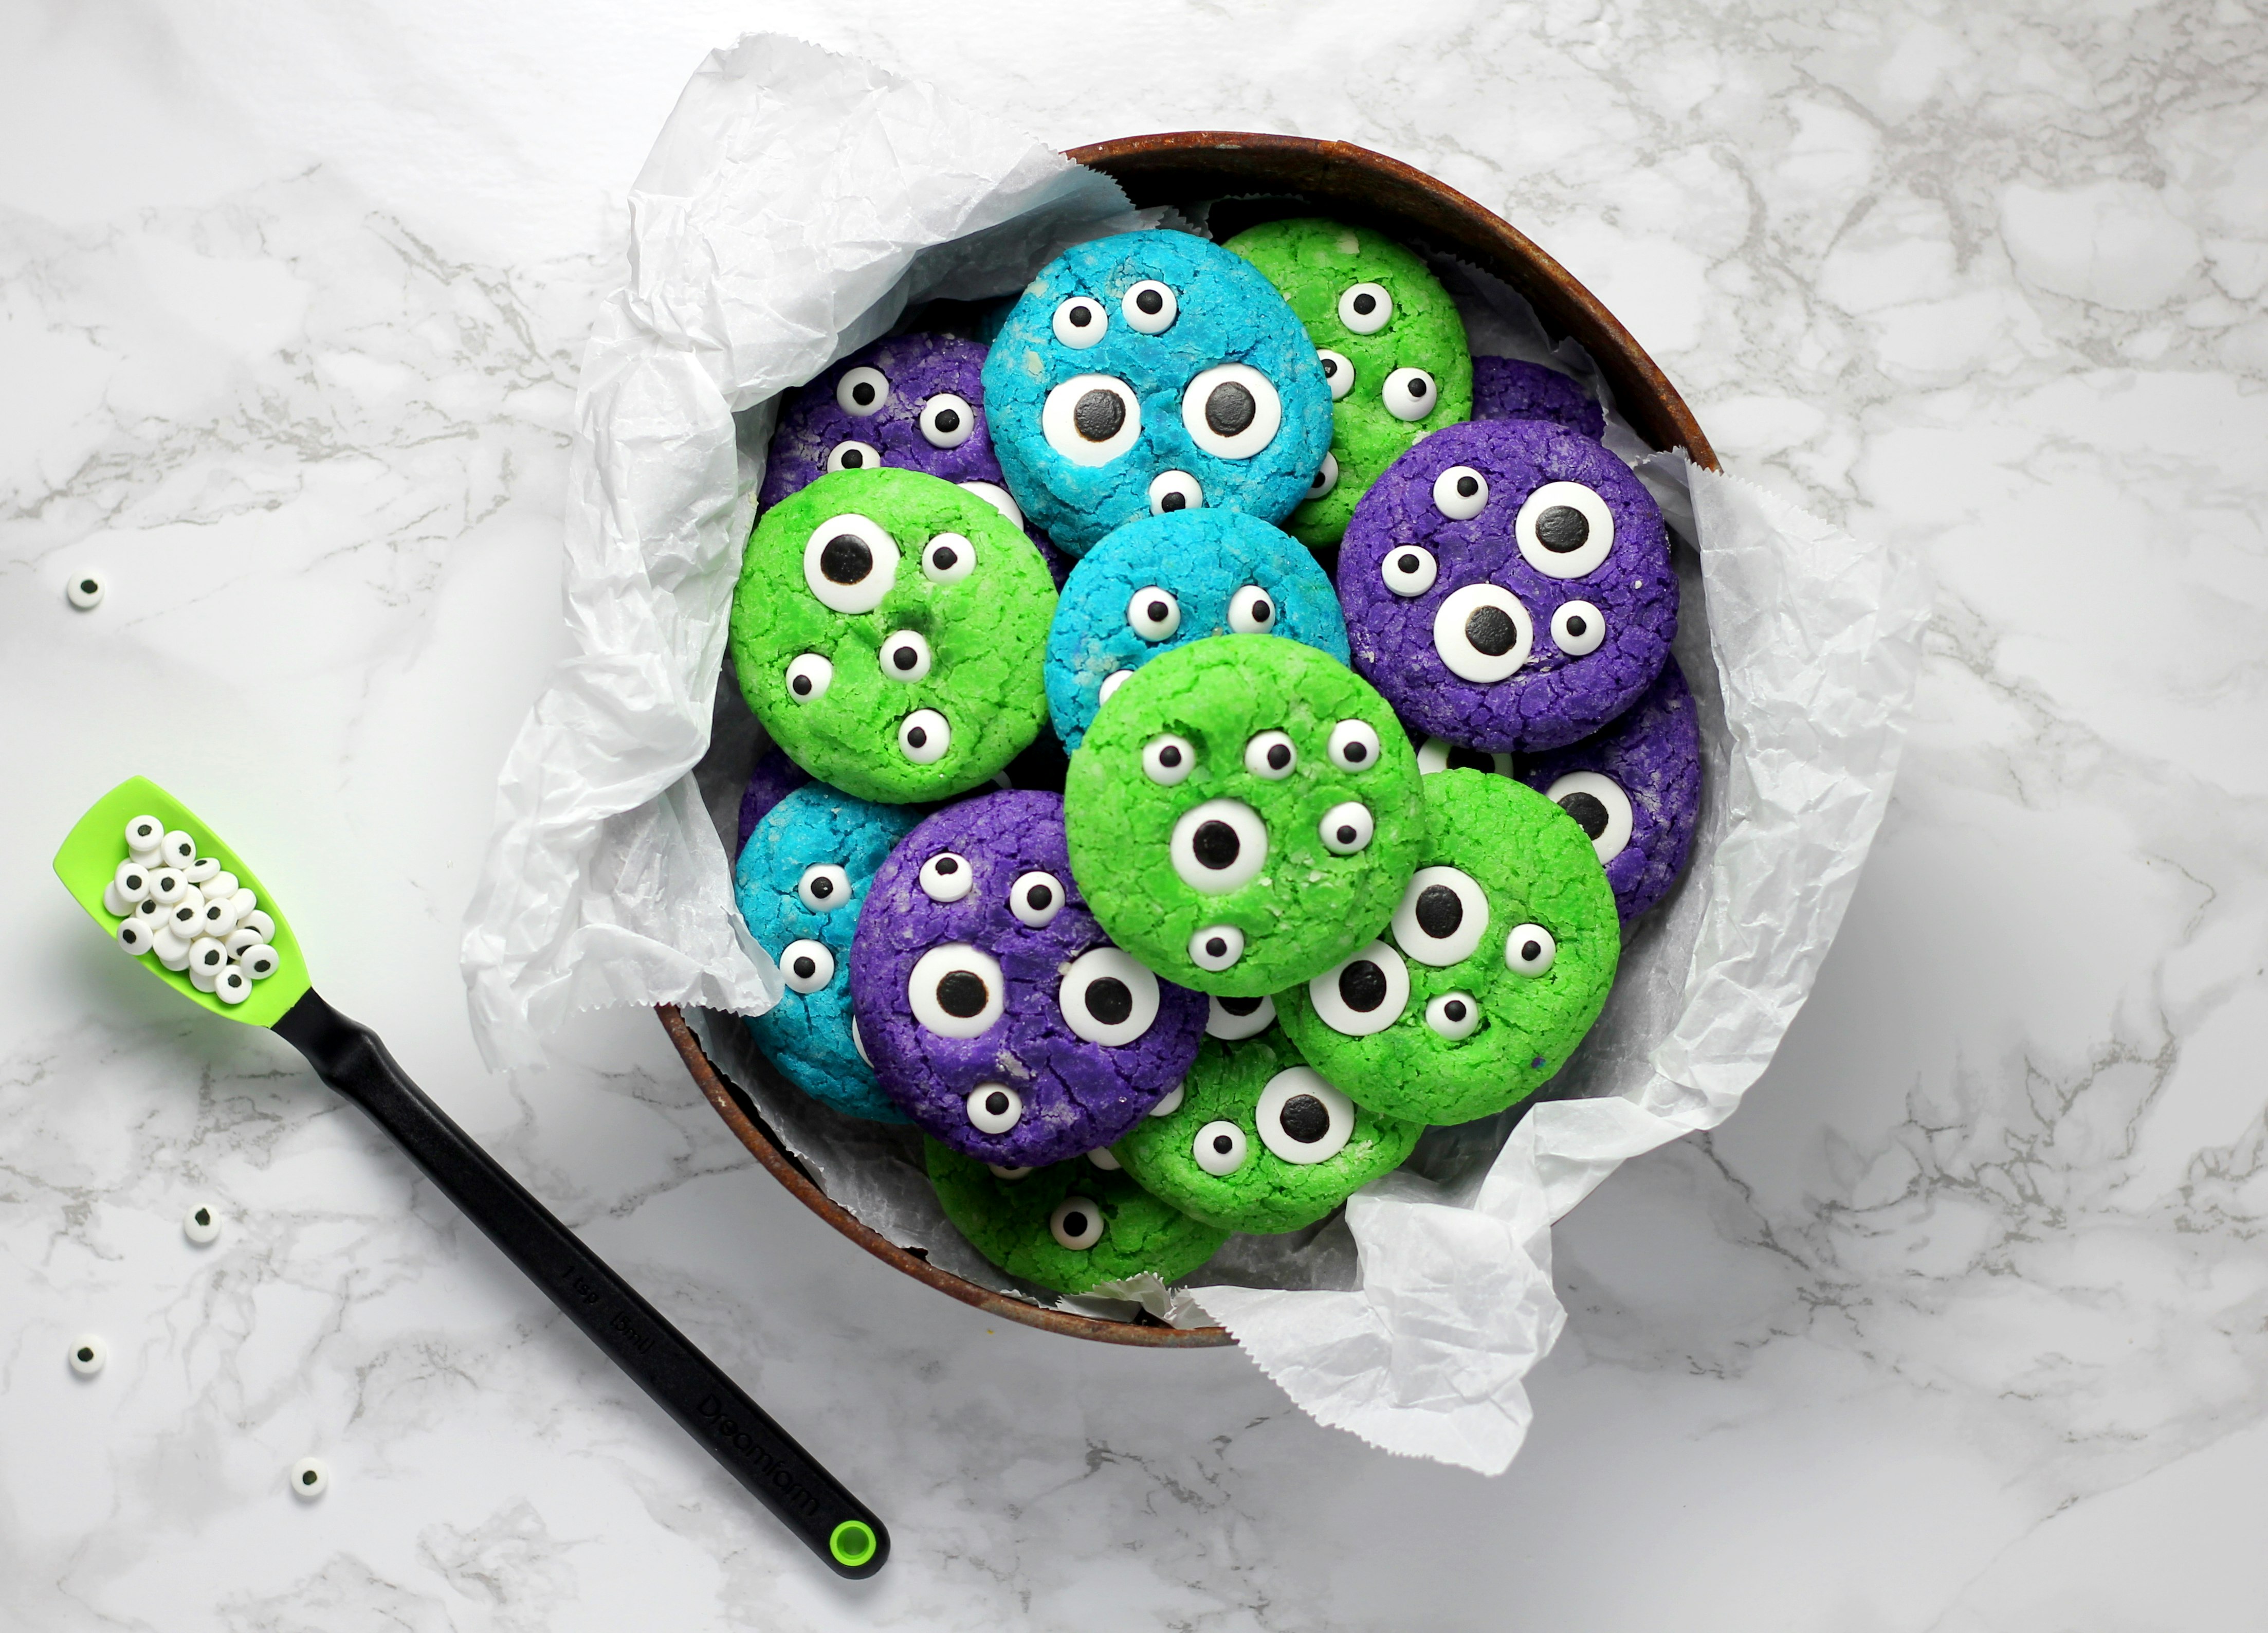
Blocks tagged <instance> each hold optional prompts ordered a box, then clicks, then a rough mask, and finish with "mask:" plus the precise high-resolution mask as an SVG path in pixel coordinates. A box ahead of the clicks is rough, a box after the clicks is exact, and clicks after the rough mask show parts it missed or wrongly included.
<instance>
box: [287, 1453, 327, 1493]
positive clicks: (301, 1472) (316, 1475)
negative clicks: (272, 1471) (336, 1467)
mask: <svg viewBox="0 0 2268 1633" xmlns="http://www.w3.org/2000/svg"><path fill="white" fill-rule="evenodd" d="M329 1489H331V1468H330V1465H329V1464H328V1463H326V1462H324V1461H323V1459H320V1458H319V1457H303V1458H301V1459H299V1460H298V1462H296V1463H294V1464H292V1465H291V1495H292V1496H295V1497H298V1499H299V1500H300V1501H302V1502H305V1503H312V1502H313V1501H314V1500H315V1499H316V1498H317V1497H319V1496H322V1495H323V1493H324V1492H326V1491H328V1490H329Z"/></svg>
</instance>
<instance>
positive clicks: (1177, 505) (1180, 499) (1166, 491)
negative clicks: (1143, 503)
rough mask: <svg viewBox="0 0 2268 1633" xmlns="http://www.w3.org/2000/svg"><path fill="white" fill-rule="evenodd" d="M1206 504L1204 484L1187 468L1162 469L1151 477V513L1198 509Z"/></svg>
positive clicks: (1156, 514) (1158, 514)
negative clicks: (1190, 473)
mask: <svg viewBox="0 0 2268 1633" xmlns="http://www.w3.org/2000/svg"><path fill="white" fill-rule="evenodd" d="M1203 506H1204V484H1202V483H1200V482H1199V481H1198V480H1197V478H1196V477H1192V476H1191V475H1189V472H1188V471H1186V470H1161V471H1160V472H1159V473H1158V474H1157V475H1156V476H1154V477H1151V478H1150V514H1152V515H1153V516H1162V515H1164V514H1166V513H1167V511H1169V510H1197V509H1201V508H1202V507H1203Z"/></svg>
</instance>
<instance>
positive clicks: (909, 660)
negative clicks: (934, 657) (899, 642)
mask: <svg viewBox="0 0 2268 1633" xmlns="http://www.w3.org/2000/svg"><path fill="white" fill-rule="evenodd" d="M890 661H891V662H892V663H895V665H897V667H898V668H900V669H911V668H913V666H914V665H915V664H917V663H919V662H920V661H921V654H919V653H918V652H916V651H915V650H914V649H913V648H912V647H910V646H906V647H899V648H898V649H897V650H896V651H895V652H894V653H892V654H890Z"/></svg>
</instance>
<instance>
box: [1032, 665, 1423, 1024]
mask: <svg viewBox="0 0 2268 1633" xmlns="http://www.w3.org/2000/svg"><path fill="white" fill-rule="evenodd" d="M1064 812H1065V817H1066V820H1067V823H1068V825H1069V829H1070V835H1071V868H1072V870H1073V871H1074V872H1075V873H1076V874H1077V875H1078V876H1079V883H1080V885H1081V887H1082V888H1083V889H1085V890H1086V896H1087V900H1088V901H1090V902H1091V903H1093V904H1094V914H1095V917H1096V918H1098V919H1100V920H1101V921H1102V924H1103V926H1104V927H1105V928H1106V929H1108V931H1109V932H1110V934H1111V935H1112V937H1113V938H1114V939H1116V941H1117V942H1118V943H1119V945H1121V946H1122V947H1124V948H1125V949H1127V950H1129V951H1130V952H1131V953H1133V954H1134V955H1135V956H1136V957H1138V958H1140V959H1141V960H1142V961H1143V962H1144V963H1145V964H1148V965H1149V966H1150V967H1151V968H1152V969H1153V970H1156V971H1158V972H1160V973H1161V974H1164V975H1167V976H1169V977H1170V978H1171V979H1174V980H1176V981H1180V982H1182V983H1184V984H1185V985H1187V986H1194V987H1196V988H1197V989H1198V990H1199V991H1201V992H1207V993H1218V994H1223V995H1224V996H1228V997H1240V998H1256V997H1260V996H1263V995H1264V994H1270V993H1275V992H1280V991H1281V990H1282V989H1283V988H1285V987H1286V986H1291V985H1292V984H1293V983H1295V982H1298V981H1303V980H1305V979H1307V977H1308V976H1310V975H1313V974H1314V973H1315V972H1316V971H1318V970H1321V969H1322V968H1324V967H1325V966H1327V965H1329V964H1335V963H1337V961H1338V960H1339V959H1341V958H1343V957H1345V956H1346V955H1347V954H1348V953H1350V952H1351V951H1352V950H1354V949H1355V948H1357V947H1359V946H1360V945H1361V944H1362V943H1363V942H1366V941H1368V940H1369V939H1370V938H1371V937H1372V936H1373V935H1375V934H1377V932H1378V930H1379V929H1380V927H1382V926H1383V925H1384V924H1385V922H1386V920H1387V917H1388V914H1390V913H1392V912H1393V911H1394V904H1395V902H1396V901H1397V900H1399V899H1400V898H1401V895H1402V887H1403V884H1404V883H1407V882H1408V880H1409V877H1410V869H1411V868H1413V867H1415V866H1416V865H1417V855H1418V847H1419V845H1420V844H1421V842H1422V839H1423V833H1424V817H1423V815H1422V809H1421V804H1420V795H1419V793H1418V762H1417V757H1416V756H1415V755H1413V754H1412V753H1411V752H1410V741H1409V739H1408V737H1407V736H1405V735H1403V731H1402V728H1400V727H1399V726H1398V725H1396V724H1395V720H1394V715H1393V713H1392V711H1390V710H1389V709H1388V708H1387V706H1386V704H1385V700H1384V699H1383V698H1380V697H1379V695H1378V694H1377V692H1375V691H1373V690H1372V689H1371V688H1370V687H1369V686H1368V685H1366V683H1364V682H1363V681H1362V679H1361V678H1360V677H1359V676H1357V675H1355V674H1354V673H1353V672H1352V671H1351V670H1350V669H1345V668H1344V667H1343V666H1341V665H1340V664H1337V663H1335V662H1333V661H1331V659H1330V658H1329V656H1327V655H1326V654H1322V653H1320V652H1317V651H1316V650H1315V649H1314V648H1313V647H1306V646H1302V645H1301V644H1300V643H1299V642H1298V641H1290V640H1274V639H1270V638H1268V637H1266V636H1263V635H1217V636H1214V637H1212V638H1211V639H1206V640H1200V641H1195V642H1192V643H1191V644H1190V645H1189V646H1186V647H1176V648H1175V649H1174V650H1173V651H1171V652H1168V653H1166V654H1162V655H1161V656H1160V657H1158V658H1155V659H1153V660H1152V661H1150V662H1149V663H1147V664H1145V665H1144V666H1143V667H1142V668H1141V669H1137V670H1135V671H1134V674H1133V676H1132V678H1130V679H1129V680H1128V681H1127V682H1126V683H1125V684H1123V686H1121V687H1120V688H1119V689H1118V690H1117V691H1116V692H1115V693H1113V694H1112V696H1111V699H1110V701H1109V703H1108V705H1106V706H1104V708H1103V710H1102V712H1101V713H1100V714H1098V715H1096V716H1095V719H1094V725H1092V726H1091V727H1089V728H1088V729H1087V733H1086V741H1085V742H1084V743H1081V744H1080V745H1079V752H1078V753H1076V754H1074V755H1072V756H1071V772H1070V774H1069V775H1068V777H1067V778H1066V779H1065V780H1064Z"/></svg>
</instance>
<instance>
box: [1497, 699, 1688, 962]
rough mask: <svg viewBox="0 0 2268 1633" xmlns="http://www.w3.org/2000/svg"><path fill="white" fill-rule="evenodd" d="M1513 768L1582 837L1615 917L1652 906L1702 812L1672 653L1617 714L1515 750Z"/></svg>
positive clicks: (1675, 871) (1676, 869)
mask: <svg viewBox="0 0 2268 1633" xmlns="http://www.w3.org/2000/svg"><path fill="white" fill-rule="evenodd" d="M1518 775H1519V777H1520V780H1521V781H1522V782H1524V783H1526V784H1527V785H1528V787H1531V788H1535V789H1537V790H1540V791H1541V792H1542V794H1543V797H1544V798H1545V799H1548V800H1550V801H1551V802H1553V803H1554V804H1556V805H1557V806H1558V807H1559V809H1562V810H1564V811H1565V812H1566V813H1567V814H1568V815H1569V816H1570V817H1573V818H1574V819H1575V821H1576V824H1578V825H1579V826H1580V827H1581V829H1582V830H1583V831H1584V832H1585V833H1587V834H1588V835H1590V836H1591V848H1592V849H1593V850H1594V851H1595V852H1597V853H1598V857H1599V861H1600V862H1601V863H1602V865H1603V866H1604V867H1605V868H1606V870H1607V883H1609V884H1610V885H1612V886H1613V887H1614V890H1615V905H1616V907H1618V908H1620V909H1621V911H1622V916H1623V920H1624V922H1625V923H1627V922H1629V921H1630V920H1632V919H1635V918H1636V917H1638V914H1640V913H1644V912H1645V911H1646V909H1647V908H1649V907H1651V906H1653V905H1654V903H1656V902H1658V901H1660V900H1661V898H1662V897H1663V896H1664V895H1665V894H1667V893H1668V890H1669V887H1670V886H1671V885H1672V884H1674V883H1676V880H1677V876H1678V875H1679V874H1680V873H1681V872H1683V870H1684V868H1685V859H1686V856H1687V854H1688V853H1690V851H1691V850H1692V848H1693V824H1694V823H1695V822H1696V821H1697V819H1698V817H1699V816H1700V814H1701V727H1700V722H1699V720H1697V719H1696V717H1695V715H1694V712H1693V691H1692V688H1690V686H1688V685H1687V684H1686V683H1685V673H1684V671H1683V670H1682V669H1679V668H1678V667H1677V661H1676V660H1675V658H1673V659H1671V660H1670V661H1668V663H1666V664H1664V665H1663V666H1662V670H1661V675H1660V676H1658V677H1657V678H1656V679H1655V681H1654V683H1653V685H1651V686H1649V687H1648V688H1646V695H1645V696H1644V697H1642V698H1639V699H1638V702H1637V704H1636V705H1635V706H1633V707H1632V708H1631V710H1630V712H1629V713H1626V714H1624V716H1623V717H1622V718H1621V719H1619V720H1616V721H1614V722H1613V723H1612V724H1611V725H1609V726H1608V727H1607V728H1605V729H1604V730H1602V731H1598V732H1594V733H1593V734H1592V735H1590V736H1587V737H1586V738H1584V739H1583V740H1582V741H1581V742H1580V743H1569V744H1568V745H1567V746H1566V747H1565V748H1564V749H1554V750H1551V751H1550V752H1549V753H1548V754H1538V755H1535V756H1525V755H1523V756H1522V757H1521V759H1520V762H1519V770H1518Z"/></svg>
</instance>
